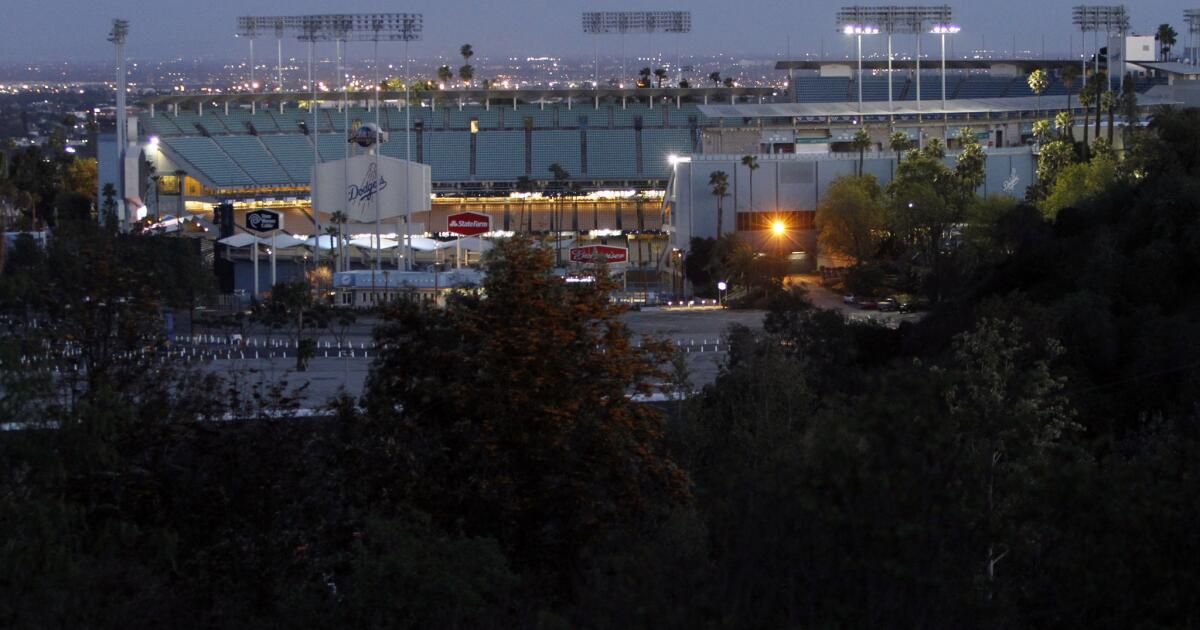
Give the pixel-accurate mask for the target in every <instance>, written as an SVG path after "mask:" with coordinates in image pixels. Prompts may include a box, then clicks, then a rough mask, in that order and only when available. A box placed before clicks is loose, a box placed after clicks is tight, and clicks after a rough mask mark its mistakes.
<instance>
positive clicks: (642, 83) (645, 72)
mask: <svg viewBox="0 0 1200 630" xmlns="http://www.w3.org/2000/svg"><path fill="white" fill-rule="evenodd" d="M650 74H651V72H650V68H642V69H641V70H638V76H639V77H641V80H639V81H638V86H639V87H650Z"/></svg>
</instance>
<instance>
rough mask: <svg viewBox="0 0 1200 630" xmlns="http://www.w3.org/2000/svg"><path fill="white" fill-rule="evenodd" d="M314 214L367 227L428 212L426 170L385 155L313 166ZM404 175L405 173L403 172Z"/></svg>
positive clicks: (421, 165)
mask: <svg viewBox="0 0 1200 630" xmlns="http://www.w3.org/2000/svg"><path fill="white" fill-rule="evenodd" d="M313 170H314V171H316V173H315V177H314V178H313V181H315V182H316V194H315V195H314V196H313V205H314V206H315V207H316V209H317V212H322V213H325V214H330V213H333V212H345V213H346V218H347V219H348V220H349V221H353V222H356V223H367V222H370V221H374V220H375V211H376V208H378V210H379V218H380V219H393V218H395V217H403V216H404V215H405V212H406V211H407V210H408V209H410V208H411V210H412V212H428V211H429V194H430V192H431V184H430V175H431V174H430V170H429V166H428V165H426V164H420V163H417V162H409V161H407V160H397V159H396V158H390V157H387V156H386V155H380V156H374V155H356V156H354V157H351V158H350V159H347V160H335V161H333V162H322V163H320V164H318V165H317V166H316V168H315V169H313ZM406 171H407V172H406Z"/></svg>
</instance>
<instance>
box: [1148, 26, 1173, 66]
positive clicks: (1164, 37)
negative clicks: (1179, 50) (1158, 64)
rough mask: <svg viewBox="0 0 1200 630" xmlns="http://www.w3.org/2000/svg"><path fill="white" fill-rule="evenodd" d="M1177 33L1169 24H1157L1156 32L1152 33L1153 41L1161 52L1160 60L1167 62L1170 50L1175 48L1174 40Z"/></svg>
mask: <svg viewBox="0 0 1200 630" xmlns="http://www.w3.org/2000/svg"><path fill="white" fill-rule="evenodd" d="M1178 35H1179V33H1176V32H1175V29H1174V28H1173V27H1172V26H1171V25H1170V24H1159V25H1158V30H1157V31H1156V32H1155V33H1154V39H1157V40H1158V46H1159V50H1161V51H1162V60H1163V61H1169V60H1170V57H1171V48H1172V47H1173V46H1175V38H1176V37H1177V36H1178Z"/></svg>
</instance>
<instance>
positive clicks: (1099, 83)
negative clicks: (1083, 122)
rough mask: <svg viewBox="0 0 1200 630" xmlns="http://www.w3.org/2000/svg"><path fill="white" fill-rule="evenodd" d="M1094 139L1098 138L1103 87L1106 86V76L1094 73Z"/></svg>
mask: <svg viewBox="0 0 1200 630" xmlns="http://www.w3.org/2000/svg"><path fill="white" fill-rule="evenodd" d="M1095 83H1096V139H1099V138H1100V110H1101V109H1102V106H1103V102H1102V99H1103V97H1104V89H1105V86H1107V85H1108V75H1106V74H1105V73H1103V72H1099V73H1096V81H1095Z"/></svg>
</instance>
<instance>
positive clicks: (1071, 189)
mask: <svg viewBox="0 0 1200 630" xmlns="http://www.w3.org/2000/svg"><path fill="white" fill-rule="evenodd" d="M1096 148H1097V150H1096V151H1095V152H1094V154H1093V155H1092V159H1091V161H1089V162H1085V163H1081V164H1070V165H1067V166H1065V167H1063V168H1062V169H1060V170H1059V172H1058V174H1057V176H1056V177H1055V179H1054V184H1053V186H1051V187H1050V190H1049V194H1048V195H1047V196H1046V199H1044V200H1043V201H1042V203H1041V204H1040V207H1041V210H1042V214H1043V215H1045V216H1046V217H1047V218H1050V219H1054V218H1055V217H1057V216H1058V214H1059V212H1061V211H1062V210H1063V209H1065V208H1079V207H1081V206H1082V205H1083V204H1084V203H1086V202H1088V201H1090V200H1092V199H1094V198H1096V197H1098V196H1099V195H1101V194H1103V193H1104V192H1105V191H1107V190H1110V189H1111V188H1112V187H1113V186H1114V185H1115V184H1117V183H1119V182H1121V180H1122V176H1121V174H1120V171H1119V169H1118V163H1117V159H1116V157H1115V156H1114V155H1113V154H1112V152H1111V151H1100V150H1099V146H1097V147H1096Z"/></svg>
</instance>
